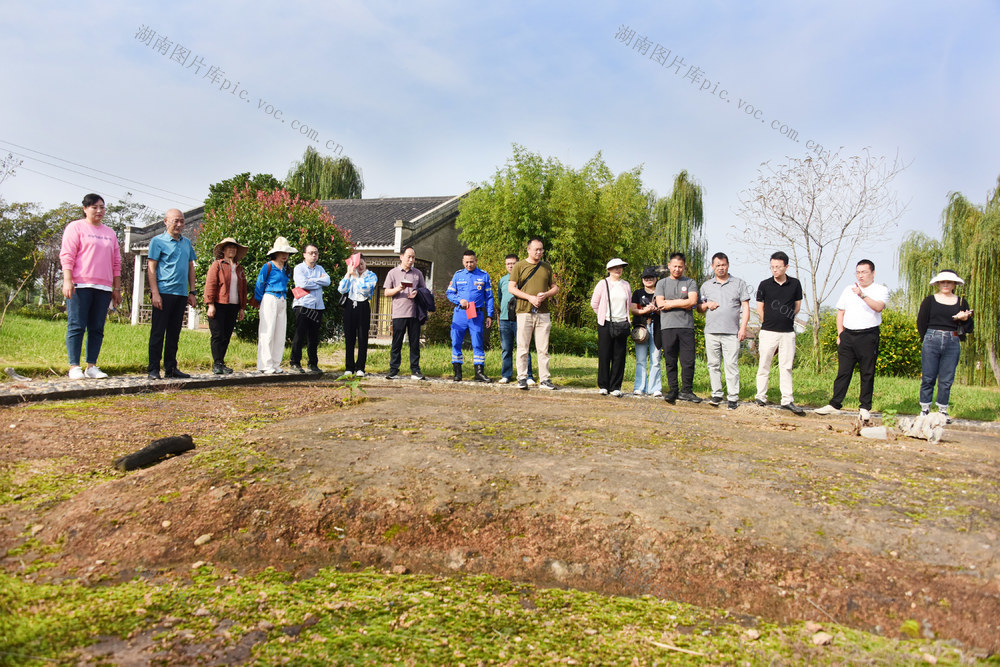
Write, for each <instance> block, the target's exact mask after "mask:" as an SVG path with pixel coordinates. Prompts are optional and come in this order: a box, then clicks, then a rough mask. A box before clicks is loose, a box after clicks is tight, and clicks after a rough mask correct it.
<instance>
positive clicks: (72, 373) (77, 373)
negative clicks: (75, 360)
mask: <svg viewBox="0 0 1000 667" xmlns="http://www.w3.org/2000/svg"><path fill="white" fill-rule="evenodd" d="M83 378H84V374H83V369H82V368H80V367H79V366H73V367H72V368H70V369H69V379H70V380H82V379H83Z"/></svg>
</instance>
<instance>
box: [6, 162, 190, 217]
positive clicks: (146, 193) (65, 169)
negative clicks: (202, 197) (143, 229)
mask: <svg viewBox="0 0 1000 667" xmlns="http://www.w3.org/2000/svg"><path fill="white" fill-rule="evenodd" d="M17 155H21V154H20V153H17ZM23 157H25V158H27V159H29V160H34V161H35V162H41V163H42V164H47V165H49V166H50V167H55V168H56V169H62V170H64V171H68V172H70V173H73V174H79V175H80V176H86V177H87V178H92V179H95V180H98V181H103V182H105V183H110V184H111V185H116V186H118V187H120V188H122V187H123V188H126V189H127V190H135V191H136V192H139V193H142V194H144V195H149V196H150V197H156V198H157V199H163V200H165V201H171V202H172V201H174V200H173V199H168V198H167V197H164V196H163V195H158V194H156V193H153V192H146V191H145V190H140V189H138V188H129V187H128V186H127V185H125V184H123V183H116V182H115V181H109V180H108V179H106V178H101V177H100V176H91V175H90V174H85V173H84V172H82V171H77V170H76V169H70V168H69V167H61V166H59V165H58V164H52V163H51V162H46V161H45V160H39V159H38V158H36V157H31V156H30V155H25V156H23ZM20 168H22V169H26V168H27V167H24V166H23V164H22V166H21V167H20ZM28 171H32V170H30V169H29V170H28ZM35 173H36V174H39V173H41V172H38V171H35ZM100 173H102V174H103V173H104V172H100ZM42 175H43V176H45V175H46V174H42ZM164 192H166V191H165V190H164ZM178 196H179V197H183V198H184V199H190V200H191V201H193V202H197V203H199V204H200V203H201V202H198V201H197V200H196V199H191V198H190V197H184V195H178Z"/></svg>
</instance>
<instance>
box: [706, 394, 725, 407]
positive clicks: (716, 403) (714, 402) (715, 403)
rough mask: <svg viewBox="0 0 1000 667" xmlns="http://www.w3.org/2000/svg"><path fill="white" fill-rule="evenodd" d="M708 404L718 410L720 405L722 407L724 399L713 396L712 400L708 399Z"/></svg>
mask: <svg viewBox="0 0 1000 667" xmlns="http://www.w3.org/2000/svg"><path fill="white" fill-rule="evenodd" d="M708 404H709V405H711V406H712V407H713V408H717V407H719V406H720V405H722V397H721V396H713V397H712V398H710V399H708Z"/></svg>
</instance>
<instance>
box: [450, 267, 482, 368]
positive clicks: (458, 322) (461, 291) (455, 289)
mask: <svg viewBox="0 0 1000 667" xmlns="http://www.w3.org/2000/svg"><path fill="white" fill-rule="evenodd" d="M462 266H463V267H464V268H462V269H461V270H459V271H457V272H455V275H454V276H453V277H452V279H451V283H450V284H449V285H448V300H449V301H451V302H452V303H453V304H455V306H456V308H455V313H454V315H452V317H451V366H452V368H454V369H455V382H461V381H462V342H463V341H464V340H465V332H466V331H468V332H469V337H470V338H472V363H473V365H474V366H475V369H476V382H490V379H489V378H488V377H486V372H485V370H484V368H485V366H486V349H485V346H484V342H485V338H486V329H488V328H489V327H490V325H491V324H493V283H492V282H491V281H490V276H489V274H488V273H486V272H485V271H483V270H482V269H478V268H476V253H474V252H472V251H471V250H466V251H465V253H464V254H463V255H462ZM470 307H474V308H475V311H476V312H475V316H474V317H471V318H470V317H469V316H468V314H467V310H468V309H469V308H470Z"/></svg>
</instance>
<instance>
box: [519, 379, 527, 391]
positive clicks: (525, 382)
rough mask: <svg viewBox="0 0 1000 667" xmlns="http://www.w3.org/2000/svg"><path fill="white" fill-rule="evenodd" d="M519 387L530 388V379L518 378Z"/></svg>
mask: <svg viewBox="0 0 1000 667" xmlns="http://www.w3.org/2000/svg"><path fill="white" fill-rule="evenodd" d="M517 388H518V389H524V390H525V391H527V390H528V381H527V380H518V381H517Z"/></svg>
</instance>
